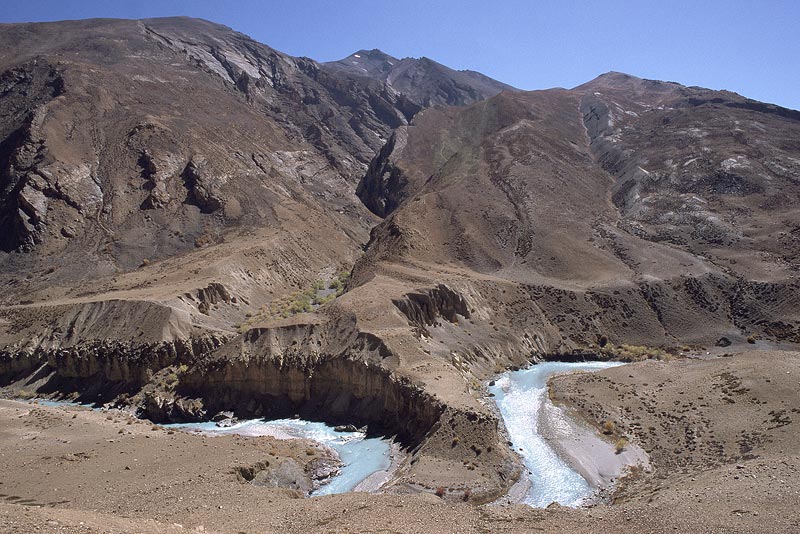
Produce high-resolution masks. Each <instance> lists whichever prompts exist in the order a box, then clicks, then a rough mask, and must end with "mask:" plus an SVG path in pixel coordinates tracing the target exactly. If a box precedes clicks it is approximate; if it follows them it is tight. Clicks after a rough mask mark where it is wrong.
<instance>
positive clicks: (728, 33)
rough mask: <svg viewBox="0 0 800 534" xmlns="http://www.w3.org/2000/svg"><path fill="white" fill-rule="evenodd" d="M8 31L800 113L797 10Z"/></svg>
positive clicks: (375, 13) (90, 5)
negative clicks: (611, 84) (214, 38)
mask: <svg viewBox="0 0 800 534" xmlns="http://www.w3.org/2000/svg"><path fill="white" fill-rule="evenodd" d="M0 6H1V7H2V9H0V21H3V22H20V21H45V20H61V19H76V18H89V17H121V18H145V17H160V16H171V15H189V16H194V17H200V18H205V19H209V20H212V21H215V22H220V23H222V24H226V25H228V26H231V27H232V28H234V29H236V30H239V31H241V32H244V33H246V34H248V35H250V36H252V37H253V38H255V39H257V40H259V41H261V42H264V43H266V44H268V45H270V46H272V47H273V48H277V49H278V50H281V51H283V52H287V53H289V54H292V55H302V56H308V57H311V58H314V59H316V60H319V61H329V60H333V59H339V58H342V57H345V56H347V55H349V54H350V53H352V52H354V51H356V50H358V49H361V48H380V49H381V50H383V51H385V52H387V53H389V54H392V55H394V56H398V57H406V56H412V57H419V56H428V57H430V58H432V59H435V60H437V61H439V62H441V63H444V64H446V65H448V66H450V67H453V68H458V69H473V70H477V71H480V72H483V73H485V74H487V75H489V76H492V77H493V78H497V79H498V80H501V81H504V82H506V83H509V84H511V85H514V86H516V87H519V88H521V89H542V88H547V87H554V86H561V87H572V86H575V85H578V84H580V83H583V82H585V81H588V80H590V79H592V78H594V77H595V76H597V75H598V74H601V73H603V72H606V71H609V70H617V71H622V72H626V73H629V74H634V75H637V76H641V77H645V78H655V79H660V80H671V81H676V82H680V83H683V84H686V85H701V86H705V87H710V88H713V89H729V90H731V91H736V92H738V93H741V94H743V95H745V96H748V97H751V98H755V99H758V100H763V101H766V102H773V103H776V104H780V105H782V106H786V107H790V108H794V109H800V0H783V1H780V0H760V1H759V0H751V1H744V0H728V1H719V0H693V1H684V0H662V1H647V0H641V1H632V0H626V1H613V0H611V1H569V0H563V1H550V0H542V1H534V0H528V1H525V0H508V1H502V0H495V1H491V0H484V1H472V0H448V1H441V2H436V1H435V0H428V1H418V0H406V1H403V0H393V1H385V0H371V1H369V0H339V1H336V0H331V1H322V0H316V1H312V0H309V1H303V0H273V1H270V0H264V1H255V0H238V1H222V0H217V1H212V0H175V1H170V0H161V1H156V0H138V1H136V0H2V2H0Z"/></svg>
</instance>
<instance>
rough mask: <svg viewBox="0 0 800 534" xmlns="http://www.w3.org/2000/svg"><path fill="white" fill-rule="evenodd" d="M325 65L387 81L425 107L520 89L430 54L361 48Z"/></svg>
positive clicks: (337, 70) (474, 100) (464, 101)
mask: <svg viewBox="0 0 800 534" xmlns="http://www.w3.org/2000/svg"><path fill="white" fill-rule="evenodd" d="M324 68H327V69H330V70H332V71H336V72H346V73H348V74H352V75H355V76H364V77H368V78H371V79H374V80H379V81H382V82H385V83H386V84H388V85H389V86H390V87H392V88H393V89H395V90H396V91H397V92H399V93H402V94H404V95H405V96H407V97H408V98H410V99H411V100H413V101H415V102H417V103H419V104H421V105H422V106H425V107H428V106H431V105H445V106H464V105H468V104H472V103H474V102H477V101H479V100H483V99H485V98H489V97H491V96H494V95H496V94H498V93H500V92H501V91H515V90H517V89H515V88H514V87H511V86H510V85H507V84H504V83H502V82H498V81H497V80H493V79H492V78H489V77H488V76H485V75H483V74H481V73H479V72H474V71H470V70H453V69H451V68H449V67H446V66H444V65H442V64H441V63H437V62H436V61H434V60H432V59H429V58H426V57H422V58H418V59H417V58H404V59H397V58H395V57H392V56H390V55H389V54H386V53H384V52H382V51H381V50H378V49H373V50H359V51H358V52H355V53H353V54H351V55H349V56H347V57H346V58H344V59H340V60H338V61H332V62H328V63H325V64H324Z"/></svg>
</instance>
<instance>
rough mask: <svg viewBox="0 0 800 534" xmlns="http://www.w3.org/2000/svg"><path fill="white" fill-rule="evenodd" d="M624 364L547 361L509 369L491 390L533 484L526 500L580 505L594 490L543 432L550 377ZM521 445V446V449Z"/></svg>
mask: <svg viewBox="0 0 800 534" xmlns="http://www.w3.org/2000/svg"><path fill="white" fill-rule="evenodd" d="M617 365H621V364H620V363H617V362H581V363H566V362H545V363H540V364H538V365H534V366H532V367H530V368H528V369H523V370H520V371H513V372H507V373H504V374H503V375H501V376H500V378H498V379H497V380H496V382H495V385H494V386H491V387H490V388H489V390H490V391H491V392H492V393H494V394H495V401H496V402H497V407H498V408H499V409H500V413H501V415H502V416H503V420H504V421H505V425H506V428H507V429H508V434H509V436H510V438H511V441H512V442H513V443H514V450H515V451H517V452H518V453H519V454H520V455H522V457H523V459H524V461H525V466H526V467H527V468H528V471H529V475H528V477H529V479H530V481H531V488H530V491H529V492H528V494H527V495H526V496H525V500H524V501H523V502H524V503H525V504H529V505H531V506H536V507H545V506H547V505H548V504H550V503H552V502H557V503H559V504H562V505H565V506H580V505H581V504H582V503H583V502H584V501H585V499H586V498H587V497H589V496H590V495H591V494H592V492H593V490H592V488H591V486H590V485H589V483H588V482H586V480H584V478H583V477H582V476H581V475H580V474H579V473H578V472H577V471H575V470H574V469H572V468H571V467H570V466H569V465H568V464H567V463H566V462H565V461H564V460H562V459H561V458H560V457H559V456H558V454H556V452H555V450H553V448H552V447H551V446H550V445H549V444H548V443H547V441H545V440H544V438H542V436H541V435H540V434H539V428H538V426H539V410H540V408H541V407H542V404H543V403H549V402H550V401H549V399H548V397H547V380H548V379H549V378H550V377H551V376H553V375H554V374H558V373H564V372H568V371H596V370H598V369H606V368H608V367H615V366H617ZM520 449H521V450H520Z"/></svg>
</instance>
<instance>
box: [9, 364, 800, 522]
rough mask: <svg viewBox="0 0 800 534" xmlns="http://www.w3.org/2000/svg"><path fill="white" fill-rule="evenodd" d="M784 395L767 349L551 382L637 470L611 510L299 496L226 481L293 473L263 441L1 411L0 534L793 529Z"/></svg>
mask: <svg viewBox="0 0 800 534" xmlns="http://www.w3.org/2000/svg"><path fill="white" fill-rule="evenodd" d="M798 386H800V353H779V352H768V353H748V354H743V355H735V356H733V357H730V358H717V359H711V360H706V361H699V360H680V361H671V362H642V363H635V364H630V365H626V366H624V367H619V368H615V369H608V370H603V371H600V372H597V373H589V374H585V375H583V374H576V375H574V376H569V375H567V376H559V377H556V378H554V379H553V380H552V381H551V389H552V391H553V396H554V398H555V400H556V403H557V404H558V405H561V403H563V406H567V407H569V408H570V409H571V408H573V407H574V408H575V409H576V410H577V411H576V413H577V414H578V415H579V416H581V417H586V418H587V423H586V424H588V425H590V426H591V425H594V424H600V423H601V422H602V420H604V419H605V418H608V417H611V418H613V419H614V420H615V422H616V424H617V426H618V429H619V431H620V432H623V433H625V434H626V435H628V436H632V437H635V438H636V439H637V440H638V442H639V443H640V444H641V445H642V447H643V448H644V449H645V450H646V451H647V452H648V453H649V455H650V458H651V462H652V464H653V472H652V473H650V474H643V475H642V476H640V477H626V478H625V479H623V481H622V482H621V483H620V484H619V485H618V486H616V487H615V488H614V500H613V502H614V504H613V505H610V504H608V503H599V504H597V505H595V506H592V507H590V508H567V507H560V506H550V507H548V508H540V509H536V508H532V507H529V506H522V505H490V506H474V505H473V504H472V503H469V502H463V501H461V500H460V499H458V500H445V499H440V498H439V497H437V496H435V495H433V494H430V493H421V494H414V495H408V494H405V495H400V494H394V493H391V494H385V493H384V494H368V493H348V494H341V495H330V496H324V497H314V498H310V499H303V498H299V496H298V493H297V492H292V491H287V490H277V489H272V488H265V487H258V486H254V485H252V484H247V483H244V482H242V481H241V480H239V479H238V477H237V475H236V473H235V472H233V470H234V468H236V467H240V466H245V465H251V466H252V465H254V464H255V463H256V462H258V461H260V460H263V459H264V458H269V455H270V454H272V453H273V451H274V453H275V455H276V456H277V455H278V454H279V453H280V454H287V455H297V456H298V458H297V459H298V461H300V460H302V455H303V454H305V452H304V451H303V450H292V449H291V448H287V449H285V450H284V449H280V448H278V447H279V446H280V445H281V444H280V443H271V442H270V440H269V439H268V438H236V437H235V436H227V437H220V438H209V437H205V438H204V437H203V436H192V435H189V434H184V433H180V432H174V433H173V434H169V432H168V431H167V430H165V429H160V430H159V429H156V430H152V428H151V425H149V424H147V423H145V422H141V421H138V422H137V420H135V419H132V420H131V423H130V425H129V424H128V421H129V419H128V418H127V417H125V416H124V414H122V415H120V414H118V413H111V412H109V413H104V412H91V411H89V410H86V409H83V408H51V407H46V406H41V407H33V406H31V405H29V404H21V403H17V404H16V405H14V406H10V405H8V404H7V401H2V402H0V469H2V470H3V477H0V532H4V533H6V532H8V533H9V534H30V533H31V532H37V531H39V532H58V533H59V534H107V533H108V532H112V531H113V532H114V533H116V534H140V533H141V532H151V533H154V534H162V533H169V534H177V533H188V532H203V533H204V534H208V533H220V534H239V533H240V532H245V533H248V534H255V533H262V532H276V533H277V532H280V533H282V534H283V533H303V534H305V533H317V532H319V533H323V532H365V531H366V532H369V531H378V530H384V531H391V532H398V533H402V534H412V533H426V534H427V533H430V534H449V533H459V534H462V533H480V532H498V533H529V532H532V531H547V532H556V531H566V532H574V533H595V532H620V531H624V532H628V533H638V532H709V531H714V532H741V533H745V532H766V533H784V532H794V531H798V530H800V519H799V518H798V517H797V513H796V510H797V507H798V505H800V501H798V499H799V498H800V457H798V454H797V451H796V444H797V443H798V442H800V441H799V440H800V426H798V421H799V420H800V415H798V413H800V399H799V398H798V397H797V395H796V392H797V387H798ZM701 397H702V398H701ZM676 401H678V404H675V402H676ZM731 401H733V402H732V403H731ZM17 408H19V409H20V410H19V411H17ZM73 415H74V416H75V418H74V419H73ZM108 416H111V419H107V417H108ZM120 431H122V433H120ZM145 435H150V438H146V437H144V436H145ZM34 438H35V439H34ZM286 443H291V442H284V444H286ZM256 445H258V447H256ZM272 447H275V448H274V449H273V448H272ZM126 466H128V467H130V470H126V469H125V467H126Z"/></svg>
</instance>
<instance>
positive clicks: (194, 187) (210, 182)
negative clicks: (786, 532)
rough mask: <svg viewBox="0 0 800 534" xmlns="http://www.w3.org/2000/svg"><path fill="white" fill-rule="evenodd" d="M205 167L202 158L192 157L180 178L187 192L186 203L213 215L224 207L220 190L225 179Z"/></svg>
mask: <svg viewBox="0 0 800 534" xmlns="http://www.w3.org/2000/svg"><path fill="white" fill-rule="evenodd" d="M206 165H207V162H206V159H205V158H204V157H202V156H193V157H192V159H191V160H190V161H189V163H187V164H186V167H185V168H184V170H183V174H182V175H181V177H182V178H183V181H184V184H185V186H186V190H187V191H188V194H187V197H186V201H187V202H188V203H190V204H195V205H197V206H198V207H199V208H200V211H201V212H203V213H213V212H215V211H217V210H218V209H220V208H222V207H223V206H224V205H225V197H224V195H223V194H222V192H221V190H222V187H223V186H224V185H225V183H226V182H227V177H226V176H224V175H222V176H215V175H213V173H212V172H211V171H210V170H209V169H208V168H207V167H206Z"/></svg>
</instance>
